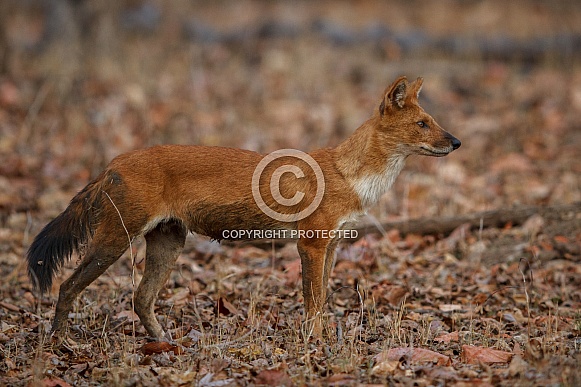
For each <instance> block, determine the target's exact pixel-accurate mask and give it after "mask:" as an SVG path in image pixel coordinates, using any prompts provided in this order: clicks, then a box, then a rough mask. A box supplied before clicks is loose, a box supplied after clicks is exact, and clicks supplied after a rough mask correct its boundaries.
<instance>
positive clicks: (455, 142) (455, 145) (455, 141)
mask: <svg viewBox="0 0 581 387" xmlns="http://www.w3.org/2000/svg"><path fill="white" fill-rule="evenodd" d="M460 145H462V143H461V142H460V140H458V139H457V138H456V137H452V148H454V149H458V148H460Z"/></svg>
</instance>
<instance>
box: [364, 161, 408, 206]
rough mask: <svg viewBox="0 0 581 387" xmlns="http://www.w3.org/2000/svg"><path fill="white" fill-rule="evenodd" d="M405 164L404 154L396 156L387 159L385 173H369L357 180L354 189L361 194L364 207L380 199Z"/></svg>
mask: <svg viewBox="0 0 581 387" xmlns="http://www.w3.org/2000/svg"><path fill="white" fill-rule="evenodd" d="M404 165H405V157H404V156H395V157H393V158H390V159H389V160H388V161H387V165H386V168H385V170H384V171H383V173H378V174H369V175H366V176H363V177H360V178H359V179H357V180H355V183H354V184H353V189H354V190H355V192H357V194H358V195H359V199H360V200H361V205H362V206H363V208H369V207H371V206H372V205H374V204H376V203H377V202H378V201H379V198H380V197H381V195H383V194H384V193H386V192H387V190H388V189H390V188H391V186H392V185H393V183H394V181H395V179H396V177H397V176H398V175H399V173H400V172H401V170H402V169H403V167H404Z"/></svg>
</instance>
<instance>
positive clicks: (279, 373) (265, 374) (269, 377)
mask: <svg viewBox="0 0 581 387" xmlns="http://www.w3.org/2000/svg"><path fill="white" fill-rule="evenodd" d="M254 383H255V384H263V385H267V386H292V385H293V382H292V380H291V378H290V377H289V376H288V375H287V373H286V372H285V371H284V370H280V369H279V370H262V371H260V372H259V373H258V375H256V379H254Z"/></svg>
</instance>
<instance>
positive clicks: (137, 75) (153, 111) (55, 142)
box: [0, 1, 581, 386]
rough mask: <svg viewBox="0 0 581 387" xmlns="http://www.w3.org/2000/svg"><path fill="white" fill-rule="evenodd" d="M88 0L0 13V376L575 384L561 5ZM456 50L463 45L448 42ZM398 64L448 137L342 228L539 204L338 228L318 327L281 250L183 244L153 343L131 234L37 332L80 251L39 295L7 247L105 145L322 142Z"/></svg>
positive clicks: (341, 130)
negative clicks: (109, 0)
mask: <svg viewBox="0 0 581 387" xmlns="http://www.w3.org/2000/svg"><path fill="white" fill-rule="evenodd" d="M96 3H98V2H91V1H88V2H86V3H82V4H84V5H77V7H80V8H78V9H77V8H75V9H72V10H69V11H70V12H73V13H74V14H75V15H77V16H79V15H85V16H86V17H87V19H82V20H85V22H84V23H85V24H82V23H80V22H79V24H77V25H75V24H74V23H73V24H71V25H65V27H63V28H65V29H66V28H69V29H70V31H73V32H75V31H76V34H75V33H71V34H68V35H66V38H60V39H55V38H54V37H53V38H50V37H49V38H47V37H46V34H45V33H43V31H46V30H47V29H50V28H51V27H50V26H52V25H53V24H51V23H48V22H47V20H49V19H48V18H49V16H46V14H45V13H43V12H41V11H39V10H38V9H35V8H34V7H33V6H29V7H19V6H15V5H13V8H14V9H11V10H9V11H10V12H12V13H11V14H9V15H8V14H6V13H5V14H3V15H2V20H3V21H4V22H3V23H2V28H3V32H2V35H0V38H1V39H4V43H6V47H10V50H7V51H5V52H4V54H3V56H2V57H1V59H2V71H3V72H2V74H0V133H1V136H0V276H1V277H2V278H4V280H2V281H1V282H0V385H39V386H68V385H81V386H82V385H152V386H153V385H155V386H157V385H167V386H170V385H171V386H173V385H199V386H227V385H272V386H280V385H289V386H290V385H335V386H343V385H374V384H377V385H383V384H392V385H393V384H400V385H416V386H428V385H456V386H461V385H473V384H479V385H506V386H513V385H542V386H548V385H569V386H575V385H581V368H580V367H579V365H580V364H581V204H580V203H581V178H580V176H581V158H580V157H579V155H580V154H581V125H580V123H579V116H580V115H581V61H580V60H579V59H580V58H579V57H576V56H575V55H577V54H575V53H574V52H573V53H572V52H566V50H565V52H564V53H563V52H561V51H559V47H561V46H559V45H558V44H557V43H555V44H556V46H555V45H553V46H551V44H553V43H554V42H558V40H552V39H553V38H554V37H555V36H561V37H563V36H569V37H571V39H572V40H571V41H572V42H573V43H571V44H576V43H574V39H575V36H577V37H578V36H579V35H576V34H579V33H580V32H581V31H577V30H576V29H577V28H579V26H581V23H579V20H581V16H580V15H579V12H578V10H577V8H578V7H572V8H567V6H566V5H562V6H561V5H559V4H561V3H560V2H554V3H551V4H552V5H547V4H542V3H538V4H537V3H531V2H518V1H517V2H485V3H483V4H480V5H478V4H477V3H472V2H467V3H464V2H450V4H449V6H448V7H440V8H434V7H435V3H436V2H422V1H414V2H412V3H413V4H416V5H421V7H410V6H406V4H407V3H408V2H405V1H393V2H385V3H372V2H363V3H361V4H360V3H344V4H343V6H342V7H336V8H335V7H333V6H332V5H331V3H328V2H321V3H315V4H314V5H308V4H303V5H302V6H300V7H298V6H296V5H292V4H291V5H289V4H290V3H289V4H287V3H286V2H277V3H276V4H275V5H271V4H270V3H268V2H264V3H262V2H246V1H244V2H232V3H229V2H224V4H222V5H223V6H225V7H226V9H225V10H224V9H222V8H220V7H216V6H213V5H211V3H207V4H206V3H202V4H197V5H195V4H194V5H191V4H189V5H186V4H184V3H183V2H176V4H178V3H179V6H175V7H174V8H172V7H171V6H169V5H163V4H164V3H162V2H150V3H146V4H149V5H148V7H150V8H147V7H146V8H145V9H144V8H140V7H136V8H131V7H129V8H127V9H117V10H116V11H115V12H113V11H107V10H103V9H101V8H99V7H98V6H96V5H95V4H96ZM137 3H138V2H137ZM517 3H518V4H517ZM293 4H294V3H293ZM355 4H359V6H356V5H355ZM484 4H486V5H484ZM515 4H516V5H515ZM563 4H565V3H563ZM567 4H568V3H567ZM517 6H518V7H520V8H519V9H518V14H519V15H520V16H519V18H512V17H509V16H510V15H514V11H515V9H513V7H517ZM83 7H84V8H83ZM196 7H197V8H196ZM539 7H540V8H542V9H540V8H539ZM560 7H561V8H560ZM562 7H564V8H562ZM444 8H445V9H444ZM545 8H546V9H545ZM61 11H62V10H61ZM3 12H8V11H7V10H6V9H4V10H3ZM156 12H158V13H159V14H158V16H159V20H157V19H156V18H155V17H153V18H147V17H141V16H143V15H152V14H153V15H154V16H155V15H156ZM394 14H397V15H399V17H398V19H397V20H392V19H393V15H394ZM87 15H88V16H87ZM136 15H137V16H140V17H141V18H140V17H137V16H136ZM232 15H237V16H238V17H234V16H232ZM53 17H54V15H53ZM156 20H157V21H156ZM261 20H262V21H261ZM264 20H266V21H267V22H265V21H264ZM515 20H520V22H519V23H518V22H517V21H515ZM12 21H18V23H16V22H12ZM388 21H390V22H388ZM460 21H461V22H460ZM131 23H134V24H131ZM381 23H384V24H385V25H388V26H389V28H390V30H389V31H387V30H384V29H381V28H378V27H377V26H378V25H381ZM81 26H83V27H84V28H81ZM250 26H254V28H251V27H250ZM256 26H260V27H261V28H258V29H257V28H256ZM418 26H421V28H420V27H418ZM471 28H472V29H471ZM79 31H82V32H79ZM152 31H154V32H152ZM491 31H495V32H496V35H494V34H492V33H491ZM567 34H568V35H567ZM49 35H50V34H49ZM117 37H119V38H117ZM547 37H548V38H547ZM452 38H454V39H452ZM544 38H547V39H544ZM463 39H465V40H463ZM478 39H484V40H478ZM486 39H489V40H486ZM490 39H493V40H494V39H496V40H494V41H495V42H497V43H498V44H499V45H501V44H505V43H506V44H508V45H509V48H510V50H509V51H505V50H503V49H494V50H491V49H490V47H489V45H488V44H489V43H490V42H491V41H492V40H490ZM469 41H472V42H477V43H478V42H480V43H478V44H476V43H475V46H476V47H480V49H481V51H480V52H481V53H482V56H478V55H477V54H475V53H474V51H472V49H468V48H467V49H466V50H465V51H463V50H464V49H463V48H462V47H464V46H462V45H460V44H457V43H458V42H464V43H466V42H469ZM454 42H456V43H454ZM503 42H504V43H503ZM507 42H508V43H507ZM531 42H533V43H534V44H532V45H531V44H530V43H531ZM539 42H540V43H539ZM543 42H544V43H543ZM552 42H553V43H552ZM559 42H560V41H559ZM436 43H437V44H439V45H440V46H437V47H440V48H442V50H444V49H446V47H447V48H448V49H449V50H450V51H447V52H446V53H444V54H443V53H442V51H439V50H438V49H437V48H432V49H430V48H429V47H430V44H436ZM537 43H538V44H541V43H543V44H548V45H549V49H550V50H555V52H553V51H550V50H549V51H550V54H547V55H545V56H538V55H537V54H538V53H536V51H535V47H536V46H535V45H536V44H537ZM559 44H560V43H559ZM29 46H32V47H35V48H34V49H30V48H28V47H29ZM414 47H415V48H414ZM418 47H420V48H421V49H417V48H418ZM495 47H497V48H498V47H499V46H495ZM515 47H516V49H518V48H519V47H521V48H523V50H524V51H526V50H529V51H527V52H529V53H530V54H531V55H532V56H529V55H528V54H527V55H526V56H524V57H519V55H513V54H512V53H513V51H511V50H512V49H513V48H515ZM524 51H523V52H524ZM401 74H405V75H407V76H408V77H409V78H410V79H415V77H417V76H423V77H424V78H425V83H424V87H423V90H422V94H421V96H420V104H421V105H422V106H423V107H424V108H425V110H426V111H427V112H428V113H430V114H431V115H432V116H433V117H435V118H436V120H437V121H438V122H439V123H440V124H441V125H442V126H443V127H444V128H446V129H447V130H449V131H450V132H451V133H452V134H454V135H455V136H457V137H458V138H459V139H460V140H461V141H462V147H461V148H460V149H458V150H457V151H455V152H453V153H452V154H450V155H449V156H447V157H445V158H439V159H433V158H428V157H414V158H410V160H408V162H407V165H406V167H405V168H404V170H403V172H402V173H401V175H400V177H399V178H398V180H397V181H396V183H395V185H394V187H393V188H392V190H391V191H390V192H388V193H387V194H386V195H385V196H384V197H383V198H382V199H381V202H380V203H379V205H378V206H377V207H375V208H374V209H372V210H371V211H370V213H369V215H368V216H366V217H364V218H363V219H361V221H360V224H378V223H381V224H384V225H385V224H389V222H394V221H408V220H409V221H413V220H414V219H418V218H425V219H431V220H435V221H437V220H441V219H449V218H450V217H457V216H461V215H466V214H473V213H477V212H481V211H487V210H497V211H501V212H502V211H505V212H507V213H508V212H510V211H512V210H513V209H514V208H520V207H519V206H523V205H526V206H536V207H538V208H539V212H538V213H533V214H531V216H528V217H527V219H524V220H522V219H521V220H518V221H511V220H507V221H505V222H503V223H502V224H500V225H491V226H486V227H484V226H482V227H480V226H479V224H478V222H476V223H475V224H473V223H463V224H460V225H458V226H456V227H454V228H453V229H452V230H448V231H445V232H433V231H430V232H421V231H415V232H406V231H402V230H400V229H398V228H386V229H380V228H378V230H377V231H378V232H376V233H369V234H362V235H361V238H360V239H358V240H357V241H354V242H353V241H351V242H349V241H346V242H344V243H342V244H341V245H340V246H339V248H338V250H337V257H336V262H335V268H334V271H333V274H332V276H331V281H330V283H329V297H328V299H327V302H326V304H325V316H324V317H325V332H324V339H323V340H317V339H315V338H313V337H311V335H310V334H309V332H308V330H307V329H306V326H305V325H304V324H303V321H304V319H303V317H304V316H303V300H302V293H301V276H300V260H299V257H298V253H297V252H296V246H295V245H296V244H295V243H293V242H289V243H288V244H285V245H281V244H280V243H276V244H275V243H269V242H265V243H263V244H258V243H237V244H229V243H225V244H218V243H216V242H212V241H210V240H208V239H206V238H203V237H200V236H190V237H188V240H187V242H186V247H185V249H184V251H183V253H182V254H181V256H180V258H179V259H178V262H177V265H176V270H174V271H173V273H172V275H171V277H170V279H169V281H168V283H167V285H166V286H165V287H164V289H163V290H162V291H161V293H160V300H159V302H158V303H157V304H156V314H157V316H158V318H159V319H160V322H161V323H162V325H163V326H164V327H165V328H166V329H167V331H168V332H169V333H170V334H171V336H172V338H173V341H172V342H153V341H151V340H149V339H148V337H147V334H146V332H145V330H144V329H143V327H142V325H141V323H140V322H139V320H138V319H137V318H136V317H135V314H134V312H133V309H132V304H133V303H132V301H133V297H134V294H135V289H136V286H137V284H139V280H140V279H141V275H142V273H143V258H144V252H145V242H144V241H143V239H142V238H140V239H137V240H135V241H134V243H133V244H132V249H131V251H129V252H127V253H126V254H125V255H124V256H123V257H122V258H121V259H120V260H119V261H118V262H117V263H115V264H114V265H113V266H112V267H111V268H110V269H109V270H108V271H107V272H106V274H105V275H103V276H101V277H100V278H99V279H97V280H96V281H95V282H94V283H93V284H92V285H91V286H89V287H88V288H87V289H86V291H84V292H83V293H82V295H81V296H80V297H79V299H78V300H77V302H76V303H75V309H74V312H73V313H71V314H70V316H69V321H68V322H69V325H68V331H67V334H66V336H65V339H64V341H62V342H56V341H55V340H53V339H52V338H51V337H50V336H49V335H48V330H49V329H50V319H51V318H52V316H53V315H54V304H55V302H56V298H57V294H58V286H59V284H60V283H62V281H64V280H65V279H66V278H67V277H68V276H69V275H70V274H71V273H72V270H74V268H75V265H76V264H77V262H78V257H76V256H74V257H73V259H72V260H71V262H69V263H67V264H66V265H65V267H64V268H63V270H62V272H61V273H59V275H58V277H57V278H56V279H55V284H54V285H53V288H52V290H51V292H50V293H48V294H45V295H43V296H39V295H38V294H37V293H36V291H35V290H34V289H33V287H32V284H31V282H30V280H29V279H28V278H27V275H26V267H25V259H24V256H25V254H26V250H27V248H28V246H29V245H30V243H31V241H32V239H33V238H34V236H36V234H37V233H38V232H39V231H40V229H41V228H42V227H43V226H44V225H45V224H46V223H47V222H48V221H50V220H51V219H52V218H53V217H54V216H56V215H58V213H59V212H60V211H62V210H63V209H64V208H65V207H66V205H67V203H68V201H69V200H70V199H71V198H72V196H73V195H74V194H75V193H76V192H78V191H79V190H80V189H82V188H83V187H84V186H85V185H86V184H87V183H88V182H89V181H90V179H91V178H93V177H95V176H97V174H98V173H99V172H100V171H101V170H102V169H103V168H104V167H105V166H106V165H107V163H108V162H109V161H110V160H111V159H112V158H113V157H115V156H116V155H118V154H120V153H123V152H126V151H129V150H132V149H138V148H143V147H145V146H150V145H155V144H161V143H182V144H186V143H187V144H205V145H223V146H235V147H242V148H246V149H252V150H256V151H259V152H263V153H268V152H270V151H273V150H275V149H279V148H296V149H301V150H304V151H309V150H312V149H315V148H318V147H325V146H334V145H337V144H338V143H339V142H340V141H341V140H342V139H344V138H346V137H347V136H348V135H349V134H350V133H352V132H353V131H354V130H355V128H357V127H358V126H359V125H360V124H361V123H362V122H364V120H365V119H366V118H367V117H369V115H370V114H372V112H373V111H374V109H376V108H377V107H378V106H379V101H380V98H381V95H382V94H381V93H382V92H383V90H384V88H385V87H386V85H388V84H389V83H390V82H391V81H393V79H395V77H397V76H399V75H401ZM225 173H227V171H225ZM563 205H568V206H569V207H568V210H566V211H558V210H554V211H548V212H547V211H546V210H543V209H546V208H558V206H563ZM355 226H356V225H355ZM355 226H354V227H355Z"/></svg>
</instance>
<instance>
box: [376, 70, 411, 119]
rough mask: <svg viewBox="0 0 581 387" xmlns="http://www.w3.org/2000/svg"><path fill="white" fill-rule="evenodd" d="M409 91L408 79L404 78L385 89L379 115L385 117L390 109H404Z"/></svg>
mask: <svg viewBox="0 0 581 387" xmlns="http://www.w3.org/2000/svg"><path fill="white" fill-rule="evenodd" d="M407 90H408V81H407V78H406V77H404V76H402V77H399V78H398V79H396V80H395V81H394V82H393V83H392V84H391V85H390V86H388V87H387V88H386V89H385V92H384V95H383V100H382V101H381V103H380V104H379V114H380V115H381V116H383V115H384V114H386V113H387V111H388V110H389V109H401V108H403V107H404V105H405V100H406V96H407Z"/></svg>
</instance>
